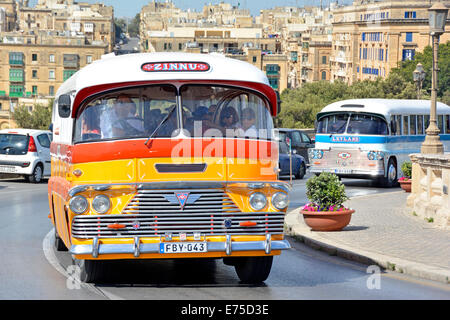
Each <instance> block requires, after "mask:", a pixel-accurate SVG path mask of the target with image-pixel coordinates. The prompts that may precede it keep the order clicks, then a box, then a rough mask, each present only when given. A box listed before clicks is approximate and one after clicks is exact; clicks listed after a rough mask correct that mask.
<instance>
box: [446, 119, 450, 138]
mask: <svg viewBox="0 0 450 320" xmlns="http://www.w3.org/2000/svg"><path fill="white" fill-rule="evenodd" d="M445 133H447V134H448V133H450V116H449V115H448V114H447V115H446V116H445Z"/></svg>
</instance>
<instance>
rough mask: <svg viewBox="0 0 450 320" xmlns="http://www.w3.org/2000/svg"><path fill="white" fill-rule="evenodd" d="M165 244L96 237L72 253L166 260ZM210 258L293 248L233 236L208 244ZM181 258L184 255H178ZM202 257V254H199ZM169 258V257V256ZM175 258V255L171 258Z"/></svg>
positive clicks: (282, 242) (283, 242)
mask: <svg viewBox="0 0 450 320" xmlns="http://www.w3.org/2000/svg"><path fill="white" fill-rule="evenodd" d="M163 243H164V242H154V243H141V239H140V238H139V237H135V238H134V239H133V243H120V244H103V243H100V241H99V239H98V238H97V237H95V238H94V239H93V241H92V244H79V245H72V246H71V248H70V253H71V254H72V255H75V256H82V257H84V258H87V256H89V258H91V259H92V258H94V259H97V258H105V259H107V258H108V255H114V256H116V255H130V254H131V255H133V256H134V257H135V258H138V257H140V256H141V254H157V255H158V256H159V258H164V256H165V254H161V251H160V250H161V244H163ZM206 245H207V253H208V256H211V254H213V255H217V256H218V257H220V256H230V255H232V254H233V253H237V252H238V253H245V252H250V251H252V252H255V251H257V252H260V253H261V254H271V253H272V254H275V252H274V251H279V250H287V249H290V248H291V245H290V244H289V242H288V241H287V240H272V239H271V235H270V234H267V235H266V237H265V240H263V241H232V238H231V236H226V240H225V241H224V242H221V241H218V242H216V241H214V242H212V241H211V242H206ZM176 255H179V256H180V257H182V256H184V255H183V254H176ZM197 255H198V256H201V255H202V254H201V253H200V254H197ZM167 256H169V255H167ZM170 257H171V258H173V255H171V256H170Z"/></svg>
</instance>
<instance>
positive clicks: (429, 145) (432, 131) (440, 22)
mask: <svg viewBox="0 0 450 320" xmlns="http://www.w3.org/2000/svg"><path fill="white" fill-rule="evenodd" d="M428 12H429V24H430V35H431V37H432V39H433V68H432V69H433V70H432V78H431V110H430V125H429V127H428V128H427V130H426V136H425V141H424V142H423V144H422V149H421V153H423V154H439V153H441V154H442V153H444V145H443V144H442V142H441V141H440V139H439V132H440V130H439V127H438V126H437V123H436V104H437V102H436V100H437V87H438V83H437V82H438V49H439V37H440V35H441V34H443V33H444V32H445V22H446V20H447V12H448V9H447V7H445V6H444V5H443V4H442V3H440V2H436V3H435V4H434V5H433V6H432V7H431V8H429V9H428Z"/></svg>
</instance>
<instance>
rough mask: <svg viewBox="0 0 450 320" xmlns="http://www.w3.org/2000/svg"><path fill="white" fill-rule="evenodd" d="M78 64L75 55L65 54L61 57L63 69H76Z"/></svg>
mask: <svg viewBox="0 0 450 320" xmlns="http://www.w3.org/2000/svg"><path fill="white" fill-rule="evenodd" d="M79 64H80V58H79V57H78V55H77V54H65V55H64V57H63V66H64V68H76V69H78V67H79Z"/></svg>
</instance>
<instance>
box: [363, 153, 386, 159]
mask: <svg viewBox="0 0 450 320" xmlns="http://www.w3.org/2000/svg"><path fill="white" fill-rule="evenodd" d="M367 159H369V160H383V159H384V153H383V152H381V151H369V152H368V153H367Z"/></svg>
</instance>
